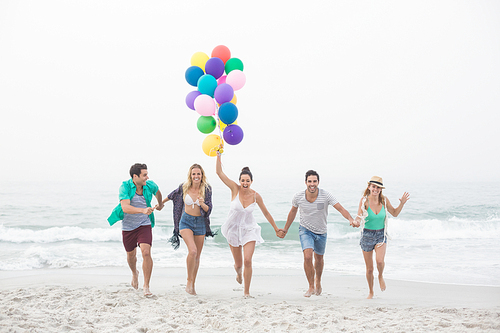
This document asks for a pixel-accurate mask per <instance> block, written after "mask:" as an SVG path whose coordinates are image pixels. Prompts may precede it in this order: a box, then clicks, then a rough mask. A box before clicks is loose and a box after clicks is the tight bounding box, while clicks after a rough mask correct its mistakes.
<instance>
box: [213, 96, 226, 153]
mask: <svg viewBox="0 0 500 333" xmlns="http://www.w3.org/2000/svg"><path fill="white" fill-rule="evenodd" d="M215 117H216V118H217V130H218V131H219V139H220V143H219V147H217V148H216V149H215V150H216V151H218V152H220V153H221V154H222V152H223V151H224V150H223V149H221V148H222V147H224V141H223V140H222V131H221V130H220V118H219V106H218V105H217V103H216V104H215ZM213 149H214V148H212V150H213Z"/></svg>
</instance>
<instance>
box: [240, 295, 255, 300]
mask: <svg viewBox="0 0 500 333" xmlns="http://www.w3.org/2000/svg"><path fill="white" fill-rule="evenodd" d="M243 298H244V299H247V298H254V297H253V296H250V294H245V295H243Z"/></svg>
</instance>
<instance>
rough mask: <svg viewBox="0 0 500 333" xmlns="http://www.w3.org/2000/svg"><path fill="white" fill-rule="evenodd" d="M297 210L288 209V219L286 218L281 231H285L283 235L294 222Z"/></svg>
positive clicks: (294, 208)
mask: <svg viewBox="0 0 500 333" xmlns="http://www.w3.org/2000/svg"><path fill="white" fill-rule="evenodd" d="M298 210H299V207H295V206H292V208H291V209H290V212H289V213H288V217H287V218H286V224H285V227H284V228H283V229H285V235H286V234H287V232H288V229H290V226H291V225H292V222H293V220H295V216H297V211H298Z"/></svg>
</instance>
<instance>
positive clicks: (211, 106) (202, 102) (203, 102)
mask: <svg viewBox="0 0 500 333" xmlns="http://www.w3.org/2000/svg"><path fill="white" fill-rule="evenodd" d="M194 109H195V110H196V112H198V113H199V114H200V115H202V116H213V115H214V114H215V101H214V99H213V98H212V97H210V96H209V95H205V94H203V95H200V96H198V97H196V99H195V100H194Z"/></svg>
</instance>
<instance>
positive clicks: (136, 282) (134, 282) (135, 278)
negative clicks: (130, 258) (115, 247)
mask: <svg viewBox="0 0 500 333" xmlns="http://www.w3.org/2000/svg"><path fill="white" fill-rule="evenodd" d="M130 284H131V285H132V287H134V289H138V288H139V271H135V274H132V282H131V283H130Z"/></svg>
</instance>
